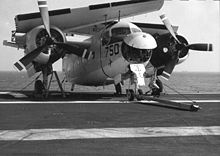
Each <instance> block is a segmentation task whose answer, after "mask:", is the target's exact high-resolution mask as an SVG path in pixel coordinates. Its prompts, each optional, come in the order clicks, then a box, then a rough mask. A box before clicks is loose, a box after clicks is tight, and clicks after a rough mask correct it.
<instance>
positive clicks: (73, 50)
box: [54, 42, 85, 57]
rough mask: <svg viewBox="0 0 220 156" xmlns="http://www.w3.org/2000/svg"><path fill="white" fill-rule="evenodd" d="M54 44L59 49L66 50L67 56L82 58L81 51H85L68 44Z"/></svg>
mask: <svg viewBox="0 0 220 156" xmlns="http://www.w3.org/2000/svg"><path fill="white" fill-rule="evenodd" d="M54 44H55V45H57V46H58V47H59V48H62V49H64V50H66V53H67V54H75V55H77V56H79V57H82V56H83V51H84V50H85V49H82V48H80V47H78V46H73V45H70V44H66V43H63V42H55V43H54Z"/></svg>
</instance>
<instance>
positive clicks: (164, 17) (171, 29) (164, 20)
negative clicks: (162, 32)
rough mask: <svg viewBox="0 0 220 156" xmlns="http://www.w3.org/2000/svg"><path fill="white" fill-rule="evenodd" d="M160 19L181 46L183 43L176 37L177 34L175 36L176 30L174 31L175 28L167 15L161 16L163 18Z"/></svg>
mask: <svg viewBox="0 0 220 156" xmlns="http://www.w3.org/2000/svg"><path fill="white" fill-rule="evenodd" d="M160 19H161V20H162V22H163V23H164V25H165V26H166V28H167V30H169V32H170V34H171V35H172V36H173V37H174V38H175V40H176V41H177V42H178V43H179V44H181V42H180V41H179V40H178V38H177V37H176V34H175V32H174V30H173V27H172V25H171V23H170V21H169V19H168V18H167V17H166V15H165V14H163V15H161V16H160Z"/></svg>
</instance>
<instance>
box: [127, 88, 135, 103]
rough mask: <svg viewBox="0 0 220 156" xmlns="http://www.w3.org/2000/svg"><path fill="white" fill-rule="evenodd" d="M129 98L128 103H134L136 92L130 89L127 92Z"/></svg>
mask: <svg viewBox="0 0 220 156" xmlns="http://www.w3.org/2000/svg"><path fill="white" fill-rule="evenodd" d="M126 94H127V98H128V101H134V98H135V95H134V90H132V89H128V90H126Z"/></svg>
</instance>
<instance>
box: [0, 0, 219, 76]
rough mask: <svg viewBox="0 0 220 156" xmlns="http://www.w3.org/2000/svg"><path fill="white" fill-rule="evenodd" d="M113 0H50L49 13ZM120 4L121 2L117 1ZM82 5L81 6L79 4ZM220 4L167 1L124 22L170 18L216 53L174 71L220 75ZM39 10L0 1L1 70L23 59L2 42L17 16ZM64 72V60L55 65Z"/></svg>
mask: <svg viewBox="0 0 220 156" xmlns="http://www.w3.org/2000/svg"><path fill="white" fill-rule="evenodd" d="M110 1H112V0H80V1H78V0H65V1H64V0H48V5H49V9H50V10H54V9H62V8H67V7H69V8H77V7H83V6H88V5H91V4H98V3H105V2H110ZM114 1H120V0H114ZM79 2H80V3H79ZM219 8H220V1H214V0H204V1H199V0H189V1H180V0H172V1H165V3H164V6H163V7H162V9H161V10H159V11H157V12H154V13H149V14H143V15H139V16H135V17H130V18H128V19H125V20H126V21H136V22H142V23H143V22H146V23H158V24H162V22H161V20H160V18H159V16H160V15H161V14H163V13H165V14H166V15H167V17H168V18H169V20H170V21H171V23H172V25H176V26H179V30H178V34H180V35H183V36H184V37H186V39H187V40H188V42H189V43H212V44H213V47H214V51H213V52H199V51H190V56H189V58H188V59H187V60H186V61H185V62H183V63H182V64H180V65H178V66H177V67H176V68H175V71H179V72H181V71H188V72H220V11H219V10H220V9H219ZM36 11H38V7H37V0H0V71H15V69H14V68H13V64H14V63H15V62H16V61H18V60H19V59H20V58H21V57H23V55H24V53H23V50H17V49H15V48H10V47H5V46H3V45H2V42H3V40H9V41H10V37H11V30H14V29H15V24H14V17H15V15H17V14H21V13H29V12H36ZM54 68H55V70H61V69H62V68H61V61H59V62H57V63H56V64H55V65H54Z"/></svg>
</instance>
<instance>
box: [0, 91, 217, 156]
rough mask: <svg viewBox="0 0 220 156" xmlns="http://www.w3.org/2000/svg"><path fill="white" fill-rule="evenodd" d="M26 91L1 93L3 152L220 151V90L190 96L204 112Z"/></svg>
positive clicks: (102, 97)
mask: <svg viewBox="0 0 220 156" xmlns="http://www.w3.org/2000/svg"><path fill="white" fill-rule="evenodd" d="M22 94H23V93H22ZM24 94H25V95H27V96H26V97H22V96H13V95H11V94H10V95H9V94H4V95H3V93H2V94H0V155H3V156H4V155H219V153H220V148H219V147H220V135H219V133H220V115H219V112H220V106H219V105H220V102H219V100H220V95H219V94H195V95H193V94H188V95H185V96H187V97H188V98H189V99H191V100H194V101H196V102H198V104H199V105H200V106H201V107H202V110H199V111H198V112H189V111H181V110H177V109H170V108H165V107H158V106H154V105H150V103H149V104H148V103H147V102H145V103H137V102H127V100H126V97H125V96H120V97H115V96H114V95H113V94H111V93H99V94H94V93H74V94H69V95H68V96H67V98H66V99H61V98H60V95H57V94H53V95H52V96H50V98H49V100H48V101H49V102H48V101H44V100H36V99H33V98H32V97H31V96H30V95H31V93H29V92H26V93H24ZM1 95H2V96H1ZM14 95H15V94H14ZM162 98H166V99H171V100H181V101H182V102H184V101H185V100H186V101H185V102H189V101H190V100H189V99H185V98H183V97H182V96H179V95H174V94H173V95H163V96H162ZM33 100H34V101H33Z"/></svg>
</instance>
